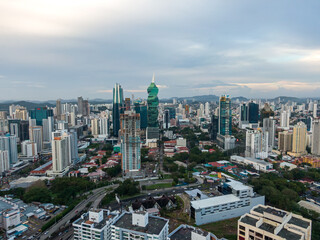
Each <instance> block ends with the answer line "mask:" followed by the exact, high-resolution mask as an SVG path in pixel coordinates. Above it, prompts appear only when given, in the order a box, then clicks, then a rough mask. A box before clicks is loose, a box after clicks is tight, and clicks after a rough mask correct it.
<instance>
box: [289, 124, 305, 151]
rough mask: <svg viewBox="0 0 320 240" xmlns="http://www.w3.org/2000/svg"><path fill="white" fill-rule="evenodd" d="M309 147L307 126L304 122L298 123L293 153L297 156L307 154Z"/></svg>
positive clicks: (294, 132)
mask: <svg viewBox="0 0 320 240" xmlns="http://www.w3.org/2000/svg"><path fill="white" fill-rule="evenodd" d="M306 146H307V126H306V125H305V124H304V123H303V122H298V123H297V124H296V125H295V126H294V128H293V138H292V153H293V154H294V155H295V156H301V155H303V154H306Z"/></svg>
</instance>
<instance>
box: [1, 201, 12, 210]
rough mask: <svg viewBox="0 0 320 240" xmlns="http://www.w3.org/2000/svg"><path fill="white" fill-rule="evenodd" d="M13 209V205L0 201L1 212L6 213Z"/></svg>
mask: <svg viewBox="0 0 320 240" xmlns="http://www.w3.org/2000/svg"><path fill="white" fill-rule="evenodd" d="M12 207H13V205H11V204H9V203H7V202H5V201H2V200H1V199H0V211H1V212H2V211H5V210H8V209H11V208H12Z"/></svg>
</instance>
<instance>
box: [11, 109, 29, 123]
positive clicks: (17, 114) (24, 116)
mask: <svg viewBox="0 0 320 240" xmlns="http://www.w3.org/2000/svg"><path fill="white" fill-rule="evenodd" d="M13 118H14V119H20V120H28V111H27V109H26V108H25V107H20V106H19V107H17V108H16V110H15V111H14V113H13Z"/></svg>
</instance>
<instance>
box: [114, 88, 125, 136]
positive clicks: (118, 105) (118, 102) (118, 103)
mask: <svg viewBox="0 0 320 240" xmlns="http://www.w3.org/2000/svg"><path fill="white" fill-rule="evenodd" d="M122 111H123V89H122V88H121V85H120V84H118V83H116V85H115V86H114V88H113V108H112V124H113V136H115V137H118V135H119V130H120V114H121V113H122Z"/></svg>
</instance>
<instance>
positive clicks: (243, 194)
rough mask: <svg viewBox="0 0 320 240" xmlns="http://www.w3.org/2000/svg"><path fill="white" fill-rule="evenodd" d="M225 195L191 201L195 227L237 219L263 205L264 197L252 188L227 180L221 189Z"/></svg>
mask: <svg viewBox="0 0 320 240" xmlns="http://www.w3.org/2000/svg"><path fill="white" fill-rule="evenodd" d="M220 188H221V189H222V190H221V191H222V192H223V193H224V194H225V195H222V196H217V197H212V198H206V199H201V200H196V201H191V203H190V205H191V216H192V217H193V218H194V219H195V221H196V224H197V225H202V224H206V223H211V222H217V221H221V220H225V219H230V218H235V217H239V216H241V215H243V214H245V213H248V212H249V211H250V210H251V209H252V207H254V206H256V205H258V204H264V203H265V197H264V196H260V195H257V194H255V193H254V192H253V189H252V187H250V186H246V185H244V184H242V183H241V182H238V181H234V180H229V181H228V182H225V183H224V184H223V185H222V186H221V187H220Z"/></svg>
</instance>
